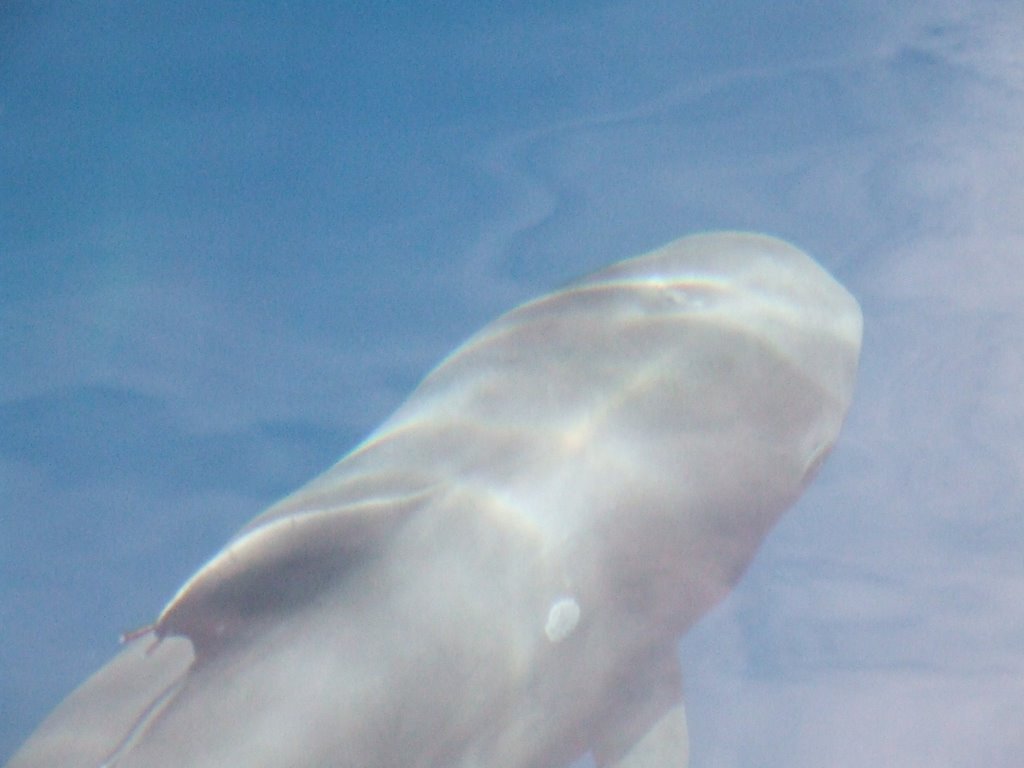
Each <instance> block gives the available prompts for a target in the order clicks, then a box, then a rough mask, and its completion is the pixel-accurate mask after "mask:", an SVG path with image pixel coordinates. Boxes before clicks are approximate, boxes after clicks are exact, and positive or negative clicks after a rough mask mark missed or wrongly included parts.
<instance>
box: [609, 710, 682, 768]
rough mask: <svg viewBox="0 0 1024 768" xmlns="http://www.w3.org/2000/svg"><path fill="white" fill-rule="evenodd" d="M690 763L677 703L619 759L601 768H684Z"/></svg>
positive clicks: (680, 713) (680, 711)
mask: <svg viewBox="0 0 1024 768" xmlns="http://www.w3.org/2000/svg"><path fill="white" fill-rule="evenodd" d="M689 764H690V735H689V732H688V731H687V728H686V710H685V708H684V707H683V703H682V702H679V703H678V704H676V705H675V706H674V707H671V708H670V709H669V710H668V711H667V712H665V713H664V714H663V715H662V716H661V717H660V718H659V719H658V720H657V721H656V722H655V723H654V725H653V726H651V729H650V730H649V731H647V733H645V734H644V735H643V736H641V737H640V740H639V741H637V742H636V743H634V744H633V746H632V747H630V748H629V750H628V751H627V752H626V753H625V754H624V755H623V756H622V757H620V758H619V759H617V760H615V761H614V762H611V763H600V764H599V765H600V766H601V768H686V767H687V766H688V765H689Z"/></svg>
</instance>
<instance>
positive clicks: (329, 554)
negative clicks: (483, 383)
mask: <svg viewBox="0 0 1024 768" xmlns="http://www.w3.org/2000/svg"><path fill="white" fill-rule="evenodd" d="M295 496H296V497H298V498H299V500H300V501H301V500H302V494H301V492H300V493H298V494H295ZM426 497H427V492H426V491H424V492H421V493H409V494H399V495H395V496H392V497H381V498H375V499H371V500H368V501H362V502H354V503H348V504H342V505H338V506H331V505H328V504H324V505H323V506H322V507H320V508H317V507H314V506H312V505H307V507H308V508H305V509H299V510H297V511H295V510H292V511H290V512H289V513H288V514H277V515H273V516H269V517H265V518H263V519H261V522H260V523H259V524H258V525H254V526H251V527H249V528H247V529H244V530H243V532H242V533H241V534H239V535H238V536H237V537H236V538H235V539H234V540H232V541H231V542H230V543H229V544H228V546H226V547H225V548H224V549H223V550H221V551H220V552H219V553H218V554H217V555H216V556H214V558H213V559H212V560H210V561H209V562H208V563H207V564H206V565H204V566H203V567H202V568H200V569H199V571H198V572H197V573H196V574H195V575H194V576H192V578H191V579H189V580H188V581H187V582H186V583H185V585H184V586H183V587H182V588H181V589H180V590H178V593H177V594H176V595H175V596H174V597H173V599H172V600H171V601H170V603H168V604H167V606H166V607H165V608H164V610H163V611H162V612H161V614H160V616H159V617H158V618H157V620H156V622H155V624H154V626H153V629H154V631H155V633H156V635H157V637H158V638H163V637H167V636H171V635H179V636H183V637H187V638H189V640H191V641H192V645H193V648H194V649H195V654H196V661H197V663H200V664H201V663H203V662H204V661H206V660H208V659H209V658H211V657H212V656H214V655H216V653H217V652H218V650H219V649H221V648H223V647H226V646H227V645H229V644H231V643H232V642H234V641H237V640H239V639H241V638H243V637H245V636H248V635H251V634H252V633H253V632H258V631H259V627H260V626H261V623H262V622H267V621H273V620H275V619H277V618H279V617H280V616H281V615H283V614H286V613H289V612H293V611H295V610H297V609H298V608H300V607H301V606H304V605H307V604H309V603H311V602H312V601H314V600H315V599H316V597H317V595H319V594H321V593H322V592H323V591H324V590H325V589H327V588H329V587H330V586H331V585H332V584H334V583H336V582H337V581H338V580H340V579H344V578H345V577H346V575H347V574H348V573H350V572H351V570H352V569H353V568H354V567H357V566H358V563H359V562H360V561H361V560H363V559H365V558H367V557H371V556H373V555H374V554H375V553H377V552H379V551H381V550H382V549H383V548H385V547H386V546H387V542H388V540H389V539H390V537H392V536H393V535H394V533H395V531H396V529H397V528H398V527H399V526H401V525H402V524H403V522H404V521H405V520H407V519H408V518H409V516H410V515H412V514H414V513H415V512H416V510H418V509H419V508H420V507H421V506H422V504H423V502H424V499H425V498H426Z"/></svg>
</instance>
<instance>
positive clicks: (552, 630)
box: [544, 597, 580, 643]
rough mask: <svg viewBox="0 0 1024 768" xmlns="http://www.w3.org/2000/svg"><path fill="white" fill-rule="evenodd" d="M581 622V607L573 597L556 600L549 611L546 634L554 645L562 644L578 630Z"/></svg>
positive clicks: (545, 626) (545, 627)
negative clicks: (577, 626)
mask: <svg viewBox="0 0 1024 768" xmlns="http://www.w3.org/2000/svg"><path fill="white" fill-rule="evenodd" d="M579 620H580V606H579V603H577V602H576V601H575V600H573V599H572V598H571V597H563V598H561V599H559V600H556V601H555V602H554V603H553V604H552V605H551V608H549V609H548V620H547V623H546V624H545V625H544V634H545V635H547V636H548V640H550V641H551V642H552V643H560V642H562V641H563V640H565V638H567V637H568V636H569V635H571V634H572V631H573V630H574V629H576V625H577V624H578V623H579Z"/></svg>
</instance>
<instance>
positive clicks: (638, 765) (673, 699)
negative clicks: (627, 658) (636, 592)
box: [591, 647, 690, 768]
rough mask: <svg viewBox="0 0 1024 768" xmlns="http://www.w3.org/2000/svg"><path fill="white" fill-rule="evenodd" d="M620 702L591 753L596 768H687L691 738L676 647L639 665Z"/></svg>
mask: <svg viewBox="0 0 1024 768" xmlns="http://www.w3.org/2000/svg"><path fill="white" fill-rule="evenodd" d="M616 698H617V700H616V701H614V702H611V704H610V709H609V711H610V717H609V718H608V720H607V722H606V723H604V725H603V726H602V734H601V740H600V741H599V742H597V743H595V744H594V745H593V747H592V750H591V751H592V752H593V755H594V761H595V762H596V763H597V765H598V768H686V766H687V765H688V764H689V761H690V738H689V733H688V731H687V728H686V710H685V708H684V707H683V686H682V673H681V672H680V669H679V660H678V658H677V657H676V651H675V648H674V647H673V648H670V649H667V650H665V651H664V652H662V653H660V654H654V655H652V656H651V658H650V659H649V660H648V661H647V663H643V664H638V665H637V666H636V667H635V671H634V672H633V674H632V675H631V676H630V677H629V678H628V679H626V680H624V681H622V684H621V685H619V686H618V687H617V691H616Z"/></svg>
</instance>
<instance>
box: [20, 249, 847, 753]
mask: <svg viewBox="0 0 1024 768" xmlns="http://www.w3.org/2000/svg"><path fill="white" fill-rule="evenodd" d="M861 332H862V319H861V312H860V308H859V306H858V304H857V302H856V301H855V299H854V298H853V297H852V296H851V295H850V294H849V293H848V292H847V291H846V290H845V289H844V288H843V287H842V286H841V285H840V284H839V283H838V282H836V281H835V280H834V279H833V278H832V277H831V276H830V275H829V274H828V273H827V272H826V271H825V270H824V269H823V268H822V267H820V266H819V265H818V264H817V263H816V262H815V261H813V260H812V259H811V258H810V257H809V256H808V255H806V254H805V253H803V252H802V251H800V250H799V249H797V248H795V247H794V246H792V245H790V244H788V243H786V242H783V241H781V240H778V239H774V238H771V237H767V236H762V235H755V234H745V233H736V232H721V233H711V234H702V235H695V236H691V237H686V238H683V239H681V240H677V241H675V242H673V243H670V244H669V245H666V246H664V247H662V248H660V249H658V250H655V251H653V252H651V253H648V254H646V255H643V256H639V257H636V258H633V259H629V260H626V261H623V262H620V263H617V264H615V265H613V266H610V267H608V268H606V269H604V270H603V271H599V272H597V273H595V274H593V275H591V276H589V277H586V278H584V279H582V280H580V281H578V282H575V283H573V284H571V285H569V286H568V287H566V288H564V289H563V290H559V291H557V292H555V293H551V294H549V295H547V296H544V297H542V298H539V299H536V300H534V301H530V302H528V303H526V304H523V305H522V306H520V307H518V308H516V309H513V310H512V311H510V312H508V313H507V314H505V315H503V316H502V317H500V318H498V319H497V320H495V321H494V322H492V323H491V324H489V325H488V326H486V327H485V328H484V329H483V330H481V331H480V332H479V333H477V334H476V335H475V336H473V337H471V338H470V339H469V340H468V341H467V342H465V343H464V344H463V345H462V346H461V347H459V348H458V349H456V350H455V351H454V352H453V353H452V354H451V355H449V356H448V357H447V358H446V359H445V360H443V361H442V362H441V363H440V365H438V366H437V367H436V368H435V369H434V370H433V371H432V372H431V373H429V374H428V375H427V376H426V378H425V379H424V380H423V381H422V383H420V385H419V386H418V387H417V388H416V389H415V391H414V392H413V393H412V395H411V396H410V397H409V399H408V400H407V401H406V402H405V403H404V404H403V405H402V406H400V407H399V408H398V410H397V411H396V412H395V413H394V414H393V415H392V416H391V417H390V418H389V419H388V420H387V421H385V422H384V423H383V424H382V425H381V426H380V427H379V428H378V429H377V430H376V431H375V432H373V433H372V434H371V435H370V436H369V437H368V438H366V439H365V440H364V441H363V442H362V443H361V444H360V445H358V446H357V447H356V448H355V449H354V450H352V451H351V452H350V453H349V454H347V455H346V456H345V457H344V458H342V459H341V460H340V461H339V462H338V463H337V464H335V465H334V466H333V467H332V468H330V469H329V470H328V471H327V472H326V473H324V474H323V475H321V476H319V477H317V478H316V479H314V480H313V481H312V482H310V483H309V484H307V485H305V486H304V487H302V488H300V489H299V490H298V491H296V492H295V493H293V494H292V495H290V496H288V497H286V498H285V499H283V500H282V501H280V502H278V503H277V504H275V505H273V506H271V507H270V508H269V509H267V510H266V511H265V512H263V513H262V514H260V515H259V516H258V517H256V518H255V519H254V520H253V521H252V522H250V523H249V524H248V525H246V526H245V527H244V528H242V530H241V531H239V532H238V534H237V535H235V536H234V538H232V539H231V540H230V541H229V542H228V543H227V544H226V546H225V547H224V548H223V549H222V550H221V551H220V552H219V553H217V554H216V555H215V556H214V557H213V558H212V559H211V560H210V561H209V562H207V563H206V564H205V565H203V566H202V567H201V568H200V569H199V571H198V572H197V573H196V574H195V575H194V576H192V577H191V578H190V579H189V580H188V581H187V582H186V583H185V584H184V585H183V586H182V587H181V589H180V590H179V591H178V592H177V594H175V595H174V596H173V597H172V598H171V600H170V601H169V602H168V603H167V605H166V606H165V607H164V608H163V610H162V611H161V612H160V613H159V614H158V615H157V616H156V618H155V620H154V621H153V623H152V624H151V625H150V626H147V627H145V628H143V629H142V630H140V631H138V632H135V633H132V635H131V637H129V638H128V640H127V642H126V647H125V648H123V649H122V651H121V652H120V654H119V655H118V656H116V657H115V658H114V659H113V660H112V661H111V662H110V663H108V664H107V666H105V667H103V668H102V669H101V670H100V671H99V672H97V673H96V674H95V675H94V676H93V677H91V678H90V679H89V680H87V681H86V682H85V683H84V684H83V685H82V686H81V687H79V688H78V689H77V690H76V691H75V692H73V693H72V694H71V695H70V696H69V697H68V698H67V699H65V701H64V702H63V703H62V704H60V705H59V706H58V708H57V709H56V710H55V711H54V712H53V713H52V714H51V715H50V716H49V718H48V719H46V720H45V721H44V722H43V724H42V725H41V726H40V727H39V729H38V730H37V731H36V733H35V734H34V735H33V736H32V737H31V738H30V739H29V740H28V742H27V743H26V744H25V745H24V746H23V747H22V749H21V751H19V752H18V753H17V754H16V755H15V756H14V757H13V759H12V760H11V761H10V763H9V768H28V767H29V766H47V767H50V766H61V767H62V768H77V767H83V768H101V767H103V768H113V767H115V766H116V768H136V767H138V766H147V767H150V768H152V767H153V766H189V767H190V768H200V767H206V766H209V767H210V768H213V767H214V766H216V767H217V768H231V767H233V766H239V767H240V766H245V767H246V768H253V767H255V766H265V767H266V768H300V767H303V766H308V767H310V768H313V767H314V766H315V767H317V768H321V767H323V766H341V767H345V768H375V767H376V768H382V767H384V766H403V767H411V766H415V767H422V768H441V767H444V768H556V767H557V766H565V765H569V764H571V763H572V762H573V761H574V760H578V759H580V758H581V757H583V756H585V755H586V754H587V753H590V754H591V755H592V758H593V760H594V762H595V763H596V764H597V765H598V766H601V767H602V768H605V767H610V766H616V767H619V768H662V767H664V766H676V767H678V766H685V765H686V764H687V762H688V751H689V746H688V734H687V727H686V720H685V714H684V709H683V700H682V685H681V678H680V669H679V662H678V653H677V645H678V640H679V638H680V636H681V635H682V634H683V633H684V632H686V630H687V629H688V628H689V627H691V626H692V625H693V624H694V622H696V621H697V620H698V619H699V618H700V617H701V616H702V615H703V614H705V613H706V612H707V611H708V610H709V609H710V608H711V607H712V606H714V605H715V604H716V603H718V602H719V601H720V600H721V599H722V598H723V597H724V596H725V595H726V594H727V593H728V592H729V590H730V589H731V588H732V587H733V586H734V585H735V584H736V583H737V581H738V580H739V579H740V578H741V576H742V574H743V572H744V570H745V569H746V567H747V565H748V564H749V563H750V561H751V559H752V558H753V556H754V554H755V552H756V550H757V548H758V546H759V544H760V542H761V541H762V540H763V539H764V537H765V536H766V535H767V534H768V532H769V531H770V529H771V528H772V526H773V524H774V523H775V522H776V520H777V519H778V518H779V516H780V515H781V514H782V513H783V512H784V511H785V510H786V509H787V508H788V507H789V506H790V505H791V504H792V503H793V502H794V501H795V500H796V498H797V497H798V496H799V495H800V493H801V491H802V490H803V489H804V487H805V486H806V485H807V484H808V483H809V482H810V480H811V479H812V478H813V476H814V474H815V471H816V470H817V468H818V467H819V466H820V465H821V462H822V460H823V459H824V458H825V457H826V455H827V454H828V453H829V451H830V449H831V448H832V446H833V445H834V443H835V442H836V440H837V437H838V435H839V432H840V427H841V425H842V423H843V420H844V418H845V415H846V412H847V409H848V407H849V405H850V401H851V397H852V394H853V389H854V380H855V377H856V370H857V363H858V357H859V353H860V342H861Z"/></svg>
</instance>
